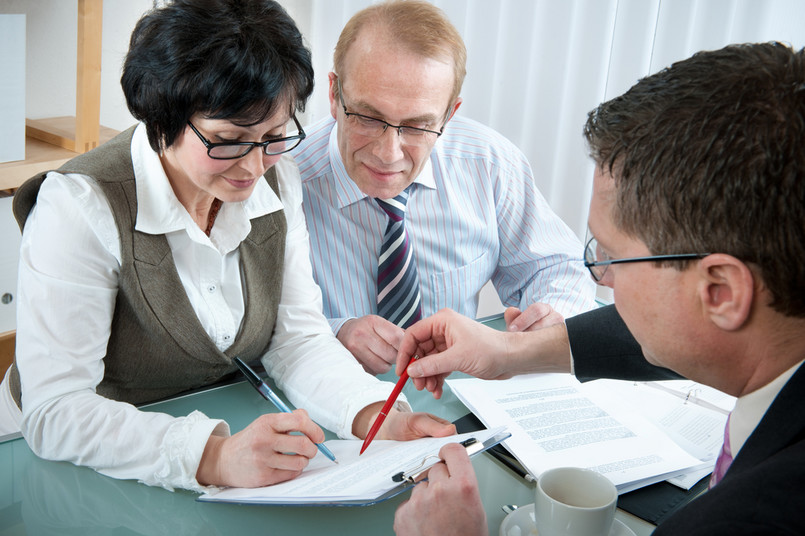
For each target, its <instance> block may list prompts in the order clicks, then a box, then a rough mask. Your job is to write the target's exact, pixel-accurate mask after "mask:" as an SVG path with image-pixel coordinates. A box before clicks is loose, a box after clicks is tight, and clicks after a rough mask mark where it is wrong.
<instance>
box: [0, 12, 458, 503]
mask: <svg viewBox="0 0 805 536" xmlns="http://www.w3.org/2000/svg"><path fill="white" fill-rule="evenodd" d="M121 82H122V85H123V90H124V93H125V96H126V100H127V104H128V106H129V109H130V111H131V113H132V115H133V116H134V117H135V118H136V119H138V121H139V124H138V125H136V126H135V127H132V128H131V129H129V130H127V131H125V132H123V133H122V134H120V135H119V136H117V137H116V138H115V139H113V140H111V141H110V142H108V143H106V144H104V145H102V146H100V147H99V148H97V149H96V150H93V151H91V152H89V153H87V154H85V155H81V156H79V157H77V158H75V159H73V160H72V161H70V162H68V163H67V164H65V165H64V166H63V167H62V168H60V169H59V170H58V171H55V172H50V173H46V174H42V175H40V176H37V177H34V178H33V179H31V180H30V181H28V182H27V183H26V184H25V185H23V186H22V187H21V188H20V190H19V191H18V193H17V195H16V196H15V200H14V210H15V214H16V215H17V217H18V220H19V223H20V225H21V226H24V231H23V238H22V246H21V255H20V257H21V263H20V280H19V303H18V313H19V316H18V331H17V349H16V360H15V365H14V366H13V367H12V368H11V369H10V371H9V373H8V374H7V376H6V378H5V380H4V382H3V386H2V390H1V391H0V401H1V402H0V422H6V423H9V422H10V423H11V426H12V427H13V426H14V425H16V426H18V427H19V429H20V430H21V431H22V433H23V435H24V437H25V438H26V440H27V441H28V443H29V445H30V446H31V448H32V450H33V451H34V452H35V453H37V454H38V455H39V456H41V457H43V458H47V459H56V460H68V461H71V462H73V463H75V464H79V465H87V466H90V467H93V468H95V469H97V470H98V471H100V472H102V473H104V474H107V475H109V476H113V477H116V478H135V479H138V480H140V481H142V482H145V483H147V484H150V485H157V486H163V487H165V488H168V489H171V488H174V487H181V488H187V489H193V490H199V491H200V490H202V489H203V488H204V487H205V486H210V485H215V486H245V487H248V486H263V485H268V484H272V483H275V482H279V481H283V480H288V479H290V478H293V477H295V476H296V475H298V474H299V473H300V472H301V470H302V469H303V468H304V467H305V466H306V465H307V463H308V460H309V458H312V457H313V456H315V455H316V453H317V448H316V445H315V443H320V442H322V441H323V440H324V433H323V432H322V430H321V428H319V427H318V426H317V425H316V424H315V423H314V420H315V421H317V422H318V423H320V424H321V425H322V426H325V427H327V428H328V429H330V430H333V431H334V432H336V433H338V434H339V435H340V436H342V437H352V436H357V437H364V436H365V434H366V432H367V430H368V428H369V426H370V425H371V423H372V421H373V420H374V417H375V416H376V415H377V413H378V411H379V409H380V406H381V405H382V403H383V401H384V400H385V399H386V398H387V397H388V394H389V392H390V391H391V388H392V387H393V385H390V384H388V383H385V382H381V381H378V380H377V379H375V378H373V377H371V376H369V375H367V374H365V373H364V372H363V370H362V369H361V367H360V365H358V364H357V362H355V360H354V359H353V358H352V356H351V355H350V354H349V353H348V352H347V351H346V350H345V349H344V348H343V347H342V346H340V344H339V343H338V342H337V341H336V339H335V338H334V337H333V335H332V332H331V331H330V329H329V326H328V325H327V323H326V321H325V319H324V317H323V316H322V314H321V296H320V292H319V290H318V287H316V286H315V284H314V283H313V279H312V277H311V268H310V264H309V257H308V255H309V254H308V248H309V246H308V242H307V232H306V228H305V222H304V216H303V213H302V209H301V201H302V193H301V186H300V184H299V174H298V171H297V168H296V165H295V164H294V162H293V160H292V159H290V157H288V156H284V155H283V154H284V153H285V152H287V151H289V150H290V149H292V148H293V147H295V146H296V145H297V144H298V143H299V142H300V141H301V140H302V139H303V138H304V137H305V134H304V132H303V131H302V129H301V128H300V126H299V122H298V121H297V119H296V116H295V112H296V111H299V110H301V109H302V108H303V107H304V104H305V101H306V100H307V98H308V97H309V96H310V94H311V92H312V89H313V70H312V67H311V59H310V53H309V51H308V50H307V49H305V47H304V45H303V43H302V37H301V35H300V33H299V31H298V29H297V28H296V26H295V24H294V22H293V20H292V19H291V18H290V17H289V16H288V15H287V13H286V12H285V11H284V10H283V9H282V8H281V7H280V6H279V5H278V4H276V3H275V2H273V1H271V0H207V1H203V2H201V1H198V0H193V1H191V0H177V1H175V2H173V3H170V4H168V5H166V6H164V7H162V8H159V9H155V10H153V11H151V12H149V13H147V14H146V15H145V16H144V17H143V18H142V19H141V20H140V21H139V22H138V24H137V26H136V27H135V30H134V32H133V34H132V37H131V43H130V49H129V52H128V55H127V57H126V60H125V63H124V68H123V75H122V80H121ZM289 124H291V125H293V126H290V127H289V126H288V125H289ZM236 356H237V357H240V358H241V359H242V360H244V361H246V362H254V361H257V360H262V364H263V365H264V366H265V368H266V370H267V372H268V373H269V374H270V375H271V376H272V377H273V378H274V380H275V381H276V383H277V385H278V386H279V387H280V388H281V389H283V390H284V391H285V393H286V394H287V395H288V397H289V399H290V400H291V402H292V403H293V404H294V405H295V406H297V407H300V408H305V409H306V410H308V411H309V412H310V416H308V413H306V412H305V411H302V410H297V411H294V412H292V413H276V414H267V415H263V416H262V417H260V418H258V419H257V420H256V421H254V422H253V423H252V424H251V425H249V426H248V427H247V428H246V429H245V430H243V431H241V432H239V433H237V434H235V435H230V432H229V428H228V425H227V424H226V423H225V422H223V421H220V420H215V419H210V418H208V417H206V416H205V415H203V414H201V413H199V412H193V413H191V414H190V415H188V416H186V417H179V418H175V417H172V416H169V415H164V414H159V413H150V412H143V411H140V410H139V409H137V406H138V405H140V404H144V403H147V402H152V401H155V400H159V399H162V398H165V397H170V396H174V395H176V394H178V393H181V392H185V391H188V390H191V389H197V388H200V387H204V386H207V385H210V384H212V383H215V382H218V381H221V380H226V379H229V378H232V377H233V375H234V374H235V371H236V370H237V369H236V366H235V365H234V363H233V359H232V358H233V357H236ZM3 415H5V416H3ZM385 422H386V424H385V425H384V427H383V429H381V434H380V436H379V437H382V436H385V437H386V438H394V439H401V438H403V436H406V437H415V436H417V435H424V434H429V435H447V434H449V433H452V432H453V431H454V429H453V427H452V425H450V424H448V423H445V422H444V421H441V420H437V419H435V418H433V417H431V416H429V415H426V414H414V413H411V412H410V408H408V407H407V404H405V403H404V402H403V403H402V404H399V405H398V407H397V408H396V409H395V411H393V412H392V413H391V414H390V415H389V419H387V420H386V421H385ZM7 426H8V425H7ZM292 432H301V433H292Z"/></svg>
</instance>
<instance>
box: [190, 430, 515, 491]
mask: <svg viewBox="0 0 805 536" xmlns="http://www.w3.org/2000/svg"><path fill="white" fill-rule="evenodd" d="M506 437H509V434H508V433H506V432H505V429H504V427H497V428H495V429H492V430H480V431H475V432H469V433H466V434H458V435H453V436H449V437H444V438H435V437H427V438H422V439H417V440H413V441H388V440H380V439H378V440H375V441H373V442H372V444H371V445H369V448H367V449H366V451H365V452H364V453H363V454H362V455H358V453H359V452H360V448H361V445H362V444H363V441H361V440H357V439H356V440H338V439H337V440H330V441H326V442H325V445H327V447H328V448H329V449H330V450H331V451H332V452H333V454H335V457H336V459H337V460H338V464H336V463H333V462H332V461H330V460H328V459H327V458H326V457H325V456H324V455H323V454H321V452H319V453H318V454H317V455H316V457H315V458H313V459H312V460H311V461H310V464H309V465H308V466H307V468H305V470H304V471H303V472H302V474H301V475H300V476H299V477H297V478H295V479H293V480H290V481H287V482H282V483H279V484H274V485H273V486H267V487H263V488H226V489H221V490H217V491H211V492H209V493H206V494H204V495H202V496H200V497H199V499H198V500H199V501H210V502H213V501H214V502H234V503H254V504H276V505H315V506H328V505H331V506H365V505H371V504H375V503H378V502H381V501H383V500H385V499H388V498H390V497H393V496H394V495H397V494H399V493H401V492H403V491H405V490H406V489H408V488H410V487H412V486H413V485H414V483H413V482H412V481H411V480H413V479H414V478H415V477H416V476H417V475H419V474H420V473H422V472H423V471H426V470H427V469H429V468H430V467H432V466H433V465H435V464H436V463H438V462H439V461H440V459H439V450H440V449H441V448H442V447H443V446H444V445H446V444H448V443H461V442H465V444H466V448H467V452H468V453H470V455H474V454H477V453H478V452H483V451H484V450H486V449H488V448H490V447H493V446H494V445H497V444H498V443H500V441H502V440H503V439H504V438H506ZM468 440H469V441H468ZM473 440H474V441H473ZM406 479H409V480H406Z"/></svg>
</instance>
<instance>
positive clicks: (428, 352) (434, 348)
mask: <svg viewBox="0 0 805 536" xmlns="http://www.w3.org/2000/svg"><path fill="white" fill-rule="evenodd" d="M507 335H509V334H506V333H504V332H501V331H497V330H494V329H492V328H489V327H487V326H484V325H483V324H480V323H478V322H476V321H475V320H472V319H471V318H468V317H466V316H464V315H460V314H458V313H456V312H455V311H452V310H450V309H442V310H441V311H439V312H438V313H436V314H435V315H433V316H431V317H428V318H426V319H424V320H420V321H419V322H417V323H416V324H414V325H413V326H410V327H409V328H408V329H407V330H406V332H405V336H404V337H403V341H402V343H401V344H400V350H399V352H398V354H397V368H396V371H397V375H400V374H402V373H403V371H404V370H405V367H406V366H408V372H409V375H410V376H411V378H412V380H413V383H414V386H415V387H416V388H417V389H418V390H420V391H421V390H422V389H423V388H427V390H428V391H431V392H432V393H433V396H434V397H436V398H440V397H441V396H442V386H443V384H444V379H445V378H446V377H447V376H448V374H450V373H451V372H453V371H454V370H457V371H461V372H466V373H467V374H470V375H472V376H475V377H477V378H483V379H487V380H492V379H503V378H509V377H511V376H512V375H513V373H512V371H511V370H509V366H510V363H507V362H506V359H505V354H506V352H507V349H508V343H507V340H506V337H507ZM413 355H418V356H419V357H420V359H419V360H418V361H416V362H414V363H409V360H410V359H411V356H413Z"/></svg>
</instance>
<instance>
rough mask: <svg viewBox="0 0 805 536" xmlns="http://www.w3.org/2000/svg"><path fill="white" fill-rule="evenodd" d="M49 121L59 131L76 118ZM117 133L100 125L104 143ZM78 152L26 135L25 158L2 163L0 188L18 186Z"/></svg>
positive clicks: (57, 118)
mask: <svg viewBox="0 0 805 536" xmlns="http://www.w3.org/2000/svg"><path fill="white" fill-rule="evenodd" d="M41 121H45V120H41ZM47 121H48V122H49V123H50V124H51V125H53V127H54V128H52V129H51V130H52V131H54V132H58V131H60V130H63V129H67V130H69V129H70V128H71V127H70V124H74V123H75V118H73V117H56V118H53V119H49V120H47ZM30 123H31V121H30V120H29V121H28V124H29V128H30ZM116 134H117V131H116V130H113V129H111V128H106V127H103V126H102V127H100V140H99V142H100V143H103V142H106V141H109V140H110V139H112V138H113V137H114V136H115V135H116ZM78 154H79V153H76V152H73V151H68V150H67V149H65V148H63V147H61V146H59V145H54V144H51V143H47V142H44V141H42V140H39V139H36V138H32V137H30V136H26V138H25V160H18V161H16V162H4V163H2V164H0V190H9V189H14V188H17V187H19V186H20V185H21V184H22V183H23V182H25V181H26V180H27V179H30V178H31V177H33V176H34V175H36V174H37V173H40V172H42V171H48V170H51V169H56V168H58V167H59V166H61V165H62V164H64V163H65V162H67V161H68V160H70V159H71V158H73V157H76V156H78Z"/></svg>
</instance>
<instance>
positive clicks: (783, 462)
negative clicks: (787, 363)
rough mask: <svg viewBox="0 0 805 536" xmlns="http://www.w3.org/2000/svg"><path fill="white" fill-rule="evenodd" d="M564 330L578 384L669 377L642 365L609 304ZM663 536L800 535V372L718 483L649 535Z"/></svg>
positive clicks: (803, 440) (803, 456)
mask: <svg viewBox="0 0 805 536" xmlns="http://www.w3.org/2000/svg"><path fill="white" fill-rule="evenodd" d="M567 331H568V337H569V339H570V348H571V350H572V352H573V358H574V366H575V370H576V375H577V376H578V377H579V379H582V380H589V379H593V378H602V377H606V378H619V379H644V380H646V379H668V378H673V377H674V373H672V372H671V371H668V370H667V369H662V368H659V367H654V366H652V365H650V364H648V363H647V362H646V361H645V359H644V358H643V355H642V352H641V351H640V347H639V345H638V344H637V342H636V341H635V340H634V337H632V336H631V334H630V333H629V330H628V328H627V327H626V325H625V324H624V323H623V321H622V320H621V318H620V316H619V315H618V313H617V311H616V310H615V307H614V306H609V307H603V308H601V309H598V310H595V311H591V312H589V313H585V314H583V315H579V316H576V317H573V318H568V319H567ZM803 357H805V356H803ZM579 375H580V376H579ZM668 534H674V535H676V534H680V535H686V536H687V535H702V536H705V535H706V536H713V535H724V536H739V535H749V534H752V535H755V534H769V535H771V534H774V535H780V534H797V535H805V367H800V369H799V370H798V371H797V372H796V373H795V374H794V376H792V378H791V379H790V380H789V381H788V383H787V384H786V385H785V386H784V387H783V389H782V391H780V393H779V394H778V395H777V397H776V398H775V399H774V402H773V403H772V405H771V407H769V409H768V411H767V412H766V414H765V415H764V416H763V419H762V420H761V421H760V423H759V424H758V426H757V428H755V431H754V432H753V433H752V435H750V436H749V439H747V441H746V443H745V444H744V446H743V447H742V448H741V450H740V452H739V453H738V455H737V456H736V457H735V460H734V461H733V462H732V465H731V466H730V468H729V470H728V471H727V474H726V475H725V476H724V478H723V480H721V482H720V483H719V484H718V485H717V486H715V487H714V488H713V489H711V490H710V491H708V492H707V493H705V494H704V495H702V496H701V497H699V498H698V499H695V500H694V501H692V502H691V503H690V504H688V505H687V506H685V507H684V508H682V509H680V510H679V511H678V512H676V513H675V514H674V515H672V516H671V517H669V518H668V519H667V520H665V521H664V522H663V523H662V524H661V525H660V526H659V527H657V530H656V531H654V535H655V536H662V535H668Z"/></svg>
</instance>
